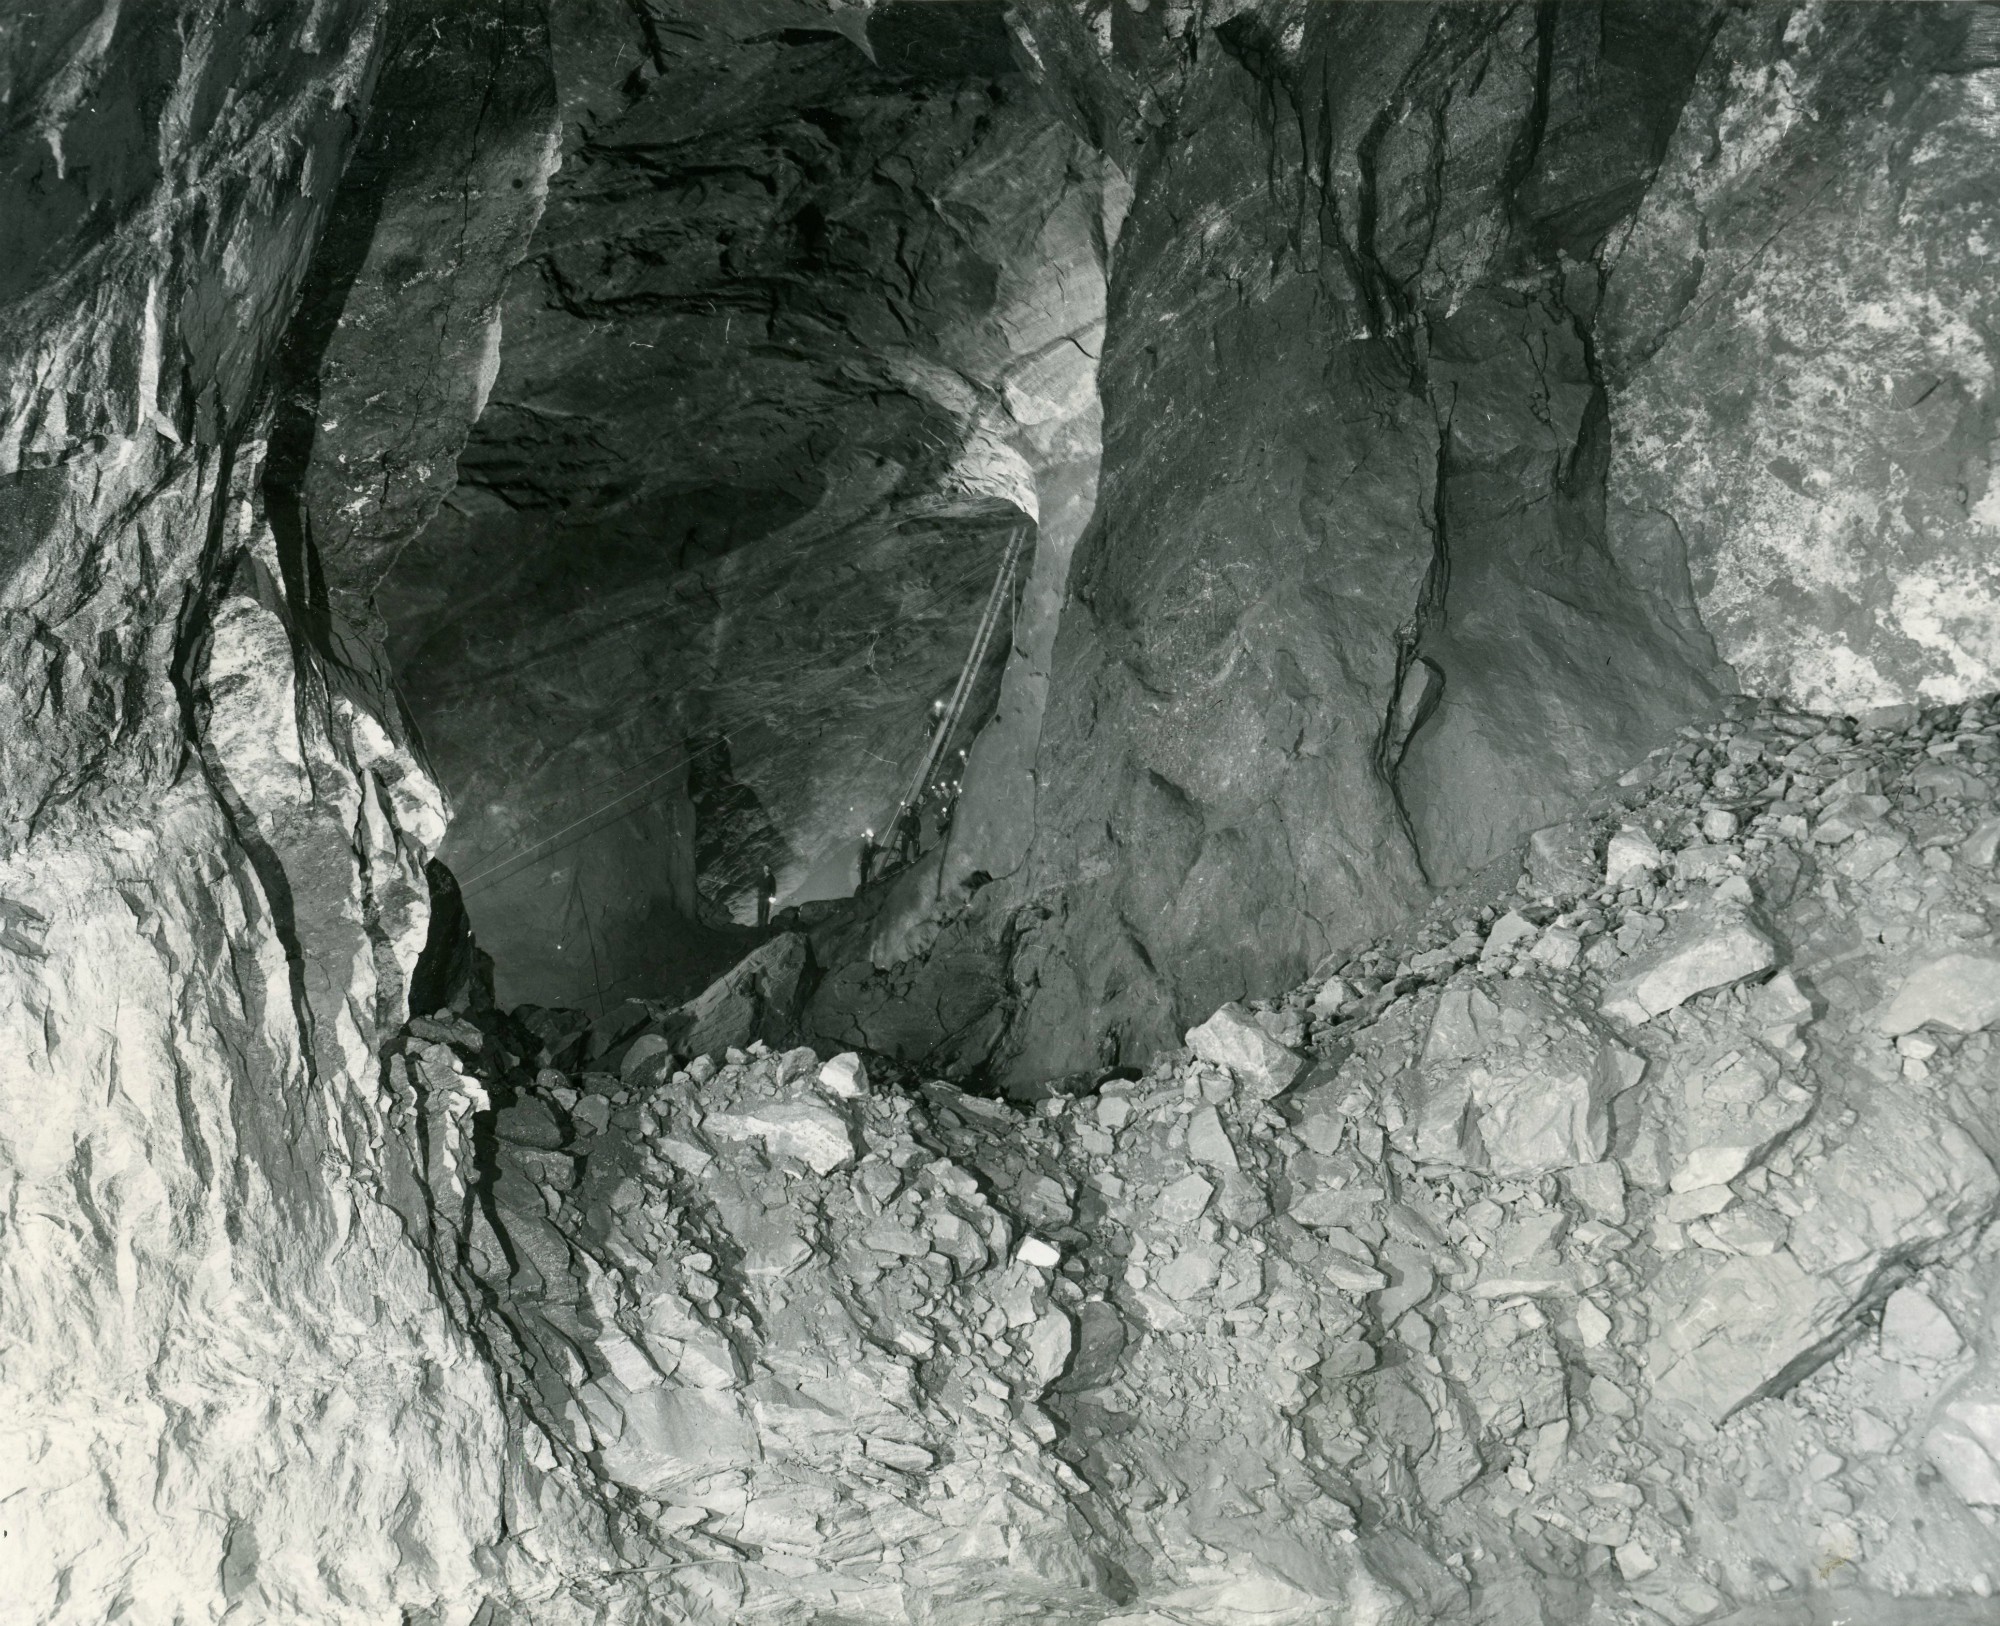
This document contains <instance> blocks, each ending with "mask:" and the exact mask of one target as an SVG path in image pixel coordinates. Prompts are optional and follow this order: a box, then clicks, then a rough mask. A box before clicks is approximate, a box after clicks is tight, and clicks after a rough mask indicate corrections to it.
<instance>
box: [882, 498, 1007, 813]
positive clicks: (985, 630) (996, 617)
mask: <svg viewBox="0 0 2000 1626" xmlns="http://www.w3.org/2000/svg"><path fill="white" fill-rule="evenodd" d="M1026 536H1027V531H1026V530H1025V529H1017V530H1016V531H1015V532H1014V534H1013V535H1012V536H1011V537H1010V538H1009V539H1008V541H1007V551H1006V553H1005V554H1004V555H1002V556H1001V560H1000V568H999V569H998V570H997V571H995V572H994V575H993V590H992V591H991V592H989V593H988V594H987V595H986V608H985V609H984V610H983V611H982V612H981V613H980V617H979V628H978V630H977V631H976V632H975V633H974V634H973V636H972V648H971V649H970V650H969V651H968V652H967V654H966V657H965V666H964V669H963V670H961V671H960V672H959V674H958V686H957V687H956V688H954V689H953V690H952V692H951V700H950V701H949V702H948V703H947V704H946V706H945V709H944V715H943V716H942V717H940V718H939V719H938V725H937V728H936V729H935V730H934V731H933V732H932V734H931V737H930V743H929V744H928V745H927V746H926V747H925V749H924V755H923V760H922V761H921V762H920V763H919V764H918V765H917V771H916V773H915V775H914V776H913V777H912V778H911V780H910V784H909V788H908V789H907V790H905V791H904V792H903V795H902V799H901V800H900V801H898V802H897V803H896V810H895V811H894V812H893V813H891V814H890V815H889V819H888V822H887V823H886V824H885V825H883V827H882V828H883V829H884V831H894V829H895V828H896V821H897V820H898V819H900V818H901V817H902V816H903V814H904V813H905V812H906V811H907V810H908V809H909V808H911V807H913V806H914V805H915V804H916V801H917V798H918V797H920V796H922V795H923V793H924V787H925V786H926V785H928V784H929V783H930V780H931V775H932V774H933V773H935V772H936V771H937V765H938V762H939V760H940V759H941V758H942V757H943V755H944V749H945V746H946V745H947V744H948V743H949V742H950V740H951V737H952V735H953V734H954V733H956V732H957V730H958V725H959V723H960V721H961V720H962V719H963V718H964V716H965V706H966V702H967V701H968V700H970V699H971V698H972V689H973V685H974V684H975V683H976V682H977V681H978V678H979V669H980V668H981V667H982V666H983V665H985V663H986V655H987V651H988V650H989V649H991V648H992V646H993V633H994V629H995V628H997V627H998V626H999V625H1000V621H1001V613H1000V612H1001V609H1002V607H1003V606H1005V605H1006V604H1007V603H1008V602H1009V600H1010V597H1011V594H1010V592H1009V589H1010V588H1011V586H1012V585H1013V581H1014V571H1015V568H1016V567H1017V566H1018V565H1019V563H1020V559H1021V545H1022V542H1023V540H1024V539H1025V538H1026Z"/></svg>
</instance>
